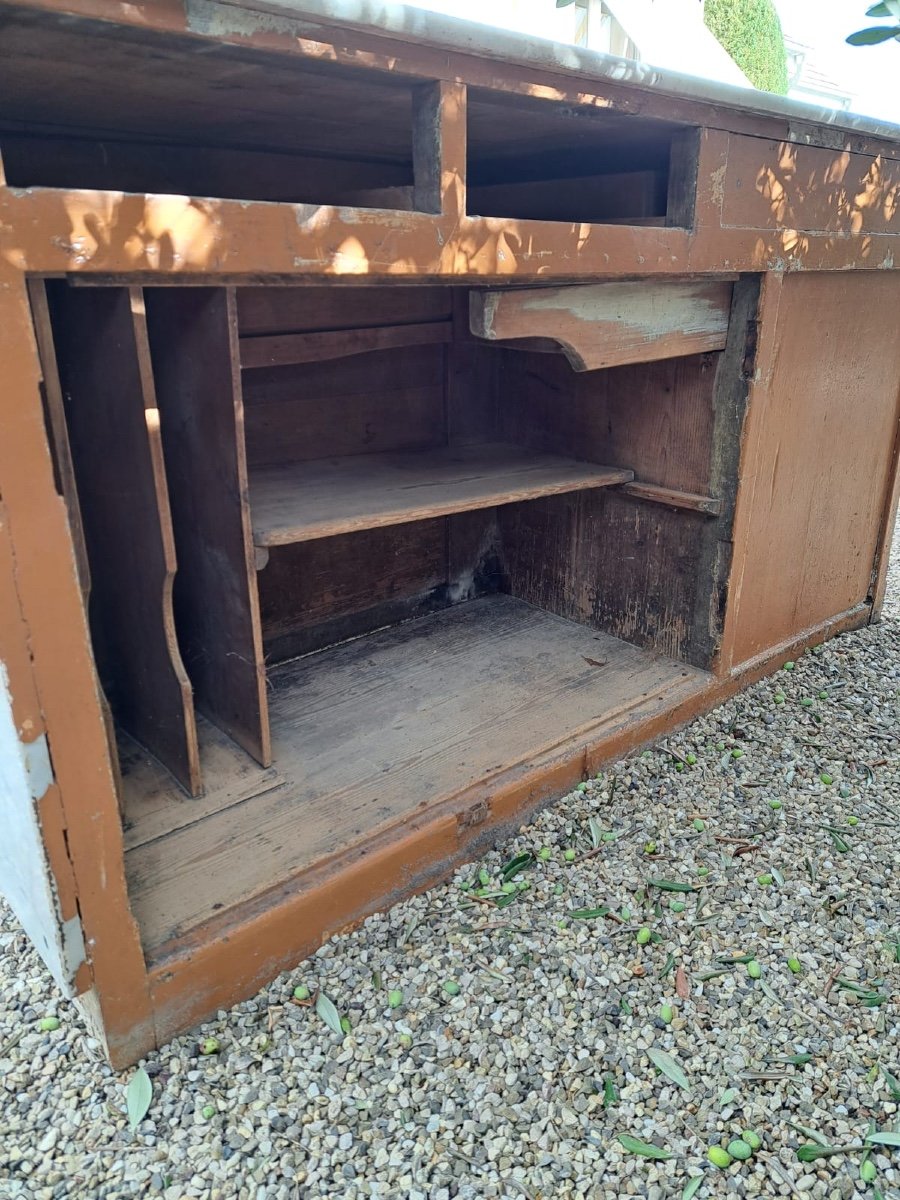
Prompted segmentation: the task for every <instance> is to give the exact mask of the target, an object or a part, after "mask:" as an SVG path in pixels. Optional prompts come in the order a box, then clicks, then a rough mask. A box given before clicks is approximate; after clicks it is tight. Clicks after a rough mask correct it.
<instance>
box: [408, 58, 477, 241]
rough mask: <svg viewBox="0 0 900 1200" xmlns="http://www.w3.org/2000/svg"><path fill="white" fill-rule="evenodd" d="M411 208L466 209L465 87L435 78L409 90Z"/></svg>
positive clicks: (459, 213)
mask: <svg viewBox="0 0 900 1200" xmlns="http://www.w3.org/2000/svg"><path fill="white" fill-rule="evenodd" d="M413 208H414V209H415V210H416V211H417V212H426V213H443V214H444V215H446V216H453V217H460V216H462V215H463V214H464V213H465V211H466V87H465V84H462V83H450V82H448V81H447V80H438V81H437V82H435V83H425V84H421V85H420V86H419V87H417V88H416V89H415V91H414V92H413Z"/></svg>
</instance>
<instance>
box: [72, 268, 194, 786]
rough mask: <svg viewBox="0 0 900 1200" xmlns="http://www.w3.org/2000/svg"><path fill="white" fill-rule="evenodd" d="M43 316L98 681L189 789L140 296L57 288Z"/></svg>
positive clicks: (187, 689) (171, 569)
mask: <svg viewBox="0 0 900 1200" xmlns="http://www.w3.org/2000/svg"><path fill="white" fill-rule="evenodd" d="M51 312H52V316H53V325H54V335H55V341H56V350H57V360H58V364H59V369H60V376H61V381H62V386H63V394H64V397H65V405H66V419H67V423H68V430H69V441H70V446H71V451H72V463H73V466H74V469H75V475H76V479H77V483H78V498H79V503H80V508H81V516H82V523H83V527H84V536H85V544H86V547H87V553H88V560H89V563H90V566H91V592H90V616H91V630H92V635H93V640H94V648H95V654H96V658H97V664H98V669H99V673H100V678H101V680H102V681H103V684H104V688H105V690H106V692H107V696H108V698H109V701H110V703H111V705H112V708H113V711H114V713H115V716H116V719H117V720H118V721H119V722H120V723H121V724H122V726H123V727H124V728H125V729H126V730H128V731H129V732H130V733H132V734H133V735H134V737H135V738H136V739H137V740H138V741H139V742H141V743H142V744H143V745H144V746H146V747H147V749H148V750H150V751H151V752H152V753H153V754H155V755H156V757H157V758H158V759H159V760H160V762H161V763H163V765H164V766H165V767H166V768H167V769H168V770H170V771H171V772H172V774H173V775H174V776H175V778H176V779H177V780H178V782H179V783H180V784H181V785H182V786H183V787H184V788H185V789H186V790H187V791H188V792H189V793H190V794H191V795H196V794H197V793H198V792H199V791H200V788H201V778H200V764H199V757H198V750H197V732H196V726H195V721H194V710H193V698H192V695H191V686H190V683H189V681H188V677H187V674H186V672H185V669H184V665H183V663H182V661H181V655H180V653H179V649H178V644H177V641H176V636H175V622H174V616H173V612H172V582H173V579H174V576H175V569H176V560H175V545H174V539H173V536H172V526H171V516H170V513H169V504H168V496H167V490H166V478H165V469H164V466H163V454H162V445H161V442H160V432H159V412H158V409H157V407H156V400H155V397H154V393H153V380H152V375H151V373H150V371H149V369H148V368H149V353H148V349H147V341H146V337H147V335H146V326H145V322H144V314H143V307H142V302H141V297H140V293H139V290H137V289H128V288H110V289H99V288H98V289H96V290H89V289H84V290H76V289H70V288H67V287H65V285H61V284H58V285H54V287H53V294H52V308H51Z"/></svg>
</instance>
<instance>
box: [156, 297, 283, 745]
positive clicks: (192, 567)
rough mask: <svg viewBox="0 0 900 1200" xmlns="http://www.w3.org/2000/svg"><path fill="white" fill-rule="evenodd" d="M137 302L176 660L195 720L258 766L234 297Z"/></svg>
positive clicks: (257, 685)
mask: <svg viewBox="0 0 900 1200" xmlns="http://www.w3.org/2000/svg"><path fill="white" fill-rule="evenodd" d="M145 298H146V305H147V324H148V330H149V335H150V348H151V352H152V355H153V369H154V378H155V382H156V392H157V400H158V403H159V408H160V414H161V422H160V423H161V429H162V440H163V449H164V452H165V457H166V474H167V478H168V483H169V491H170V495H171V501H172V517H173V526H174V534H175V545H176V549H177V552H178V561H179V570H178V575H177V576H176V579H175V592H174V602H175V616H176V622H177V626H178V637H179V642H180V645H181V651H182V654H183V656H184V660H185V665H186V667H187V671H188V675H189V676H190V679H191V683H192V684H193V687H194V694H195V698H196V703H197V706H198V708H199V709H200V710H201V711H202V712H204V713H205V714H206V715H207V716H208V717H209V719H210V720H211V721H213V722H214V723H215V724H216V725H218V726H219V727H220V728H221V729H223V730H224V731H225V732H226V733H227V734H229V735H230V736H231V737H233V738H234V740H235V741H236V742H237V743H238V745H240V746H243V747H244V749H245V750H247V751H248V752H249V753H250V754H252V755H253V757H254V758H255V759H256V760H257V761H258V762H260V763H262V765H263V766H268V763H269V760H270V757H271V749H270V739H269V721H268V715H267V709H266V678H265V663H264V661H263V655H262V635H261V633H260V622H259V601H258V598H257V593H256V569H255V565H254V554H253V543H252V539H251V536H250V514H249V507H248V502H247V463H246V458H245V453H244V413H243V403H242V400H241V383H240V369H239V367H238V362H237V324H236V320H235V312H234V298H233V294H232V292H231V291H230V289H228V288H156V289H147V291H146V292H145Z"/></svg>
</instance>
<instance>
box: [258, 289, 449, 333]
mask: <svg viewBox="0 0 900 1200" xmlns="http://www.w3.org/2000/svg"><path fill="white" fill-rule="evenodd" d="M452 294H453V293H452V291H451V290H450V289H449V288H447V287H427V286H421V287H410V285H409V284H406V285H405V286H404V285H403V284H397V285H392V286H390V287H365V286H360V285H358V284H344V283H339V282H338V281H335V282H334V283H330V284H328V285H327V286H325V287H323V286H322V285H321V284H320V285H318V286H315V285H309V286H301V287H297V286H294V287H271V286H270V287H239V288H238V289H237V309H238V330H239V332H240V335H241V337H247V336H251V335H258V334H276V333H301V332H309V333H311V332H315V331H317V330H331V329H357V328H360V327H364V328H365V327H371V326H375V325H415V324H422V323H424V322H427V321H446V320H449V319H450V316H451V303H452Z"/></svg>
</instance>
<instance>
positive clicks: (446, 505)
mask: <svg viewBox="0 0 900 1200" xmlns="http://www.w3.org/2000/svg"><path fill="white" fill-rule="evenodd" d="M633 478H634V472H633V471H627V470H622V469H621V468H618V467H603V466H598V465H597V464H596V463H589V462H581V461H579V460H578V459H575V458H565V457H563V456H562V455H558V454H540V453H538V452H536V451H533V450H527V449H524V448H523V447H521V446H513V445H509V444H507V443H505V442H497V443H487V444H480V445H477V446H460V447H454V448H447V447H442V448H440V449H438V450H422V451H415V452H412V453H410V452H407V453H403V454H371V455H358V456H355V457H351V458H335V459H328V460H318V461H315V462H308V463H298V464H292V465H290V466H284V467H267V468H265V469H264V470H260V471H256V472H253V473H251V476H250V513H251V520H252V524H253V540H254V542H255V543H256V545H257V546H285V545H289V544H291V543H293V542H306V541H312V540H313V539H315V538H323V537H332V536H333V535H334V534H338V533H352V532H354V531H356V530H360V529H374V528H377V527H379V526H383V525H402V524H403V523H404V522H406V521H419V520H422V519H424V518H427V517H439V516H445V515H447V514H448V513H458V512H469V511H471V510H472V509H476V508H493V507H494V505H497V504H512V503H515V502H516V501H518V500H533V499H535V498H536V497H538V496H552V495H556V494H558V493H560V492H574V491H580V490H582V489H584V488H598V487H610V486H611V485H613V484H618V483H628V482H629V481H630V480H632V479H633Z"/></svg>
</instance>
